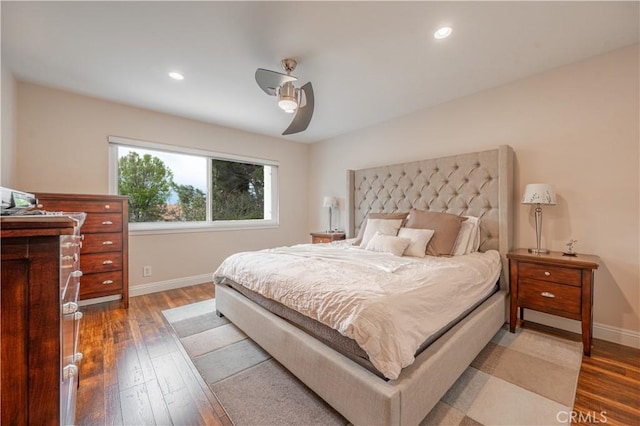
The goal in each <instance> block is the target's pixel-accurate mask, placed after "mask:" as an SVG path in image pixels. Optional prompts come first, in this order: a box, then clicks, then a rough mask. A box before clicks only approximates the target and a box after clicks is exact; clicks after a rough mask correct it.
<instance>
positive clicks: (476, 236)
mask: <svg viewBox="0 0 640 426" xmlns="http://www.w3.org/2000/svg"><path fill="white" fill-rule="evenodd" d="M466 218H467V220H468V221H469V222H475V226H474V227H473V231H471V236H470V237H469V244H467V250H466V251H465V253H475V252H477V251H478V249H479V248H480V218H479V217H474V216H466ZM462 223H465V222H462Z"/></svg>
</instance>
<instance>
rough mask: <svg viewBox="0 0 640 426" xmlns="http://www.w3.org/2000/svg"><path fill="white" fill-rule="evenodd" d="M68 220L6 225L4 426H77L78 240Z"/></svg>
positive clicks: (21, 220) (11, 220) (0, 228)
mask: <svg viewBox="0 0 640 426" xmlns="http://www.w3.org/2000/svg"><path fill="white" fill-rule="evenodd" d="M77 223H78V222H76V221H75V220H73V219H70V218H68V217H50V216H32V217H2V218H0V239H1V243H2V244H1V252H2V268H1V270H2V272H1V275H2V277H1V279H2V281H0V283H1V288H2V294H1V295H0V300H1V307H2V310H1V311H0V312H1V313H0V316H1V322H0V324H1V326H0V329H1V339H2V351H1V352H2V368H1V370H2V373H1V374H2V389H1V392H2V395H1V397H0V400H1V410H0V412H1V417H2V424H3V425H5V424H6V425H27V424H33V425H57V424H74V423H75V418H74V417H75V398H76V392H77V378H78V376H77V374H78V364H79V362H80V360H81V359H82V354H80V353H79V352H77V351H78V331H79V328H78V326H79V321H80V319H81V318H82V314H81V313H80V312H78V311H77V309H78V305H77V297H78V286H79V285H80V277H81V276H82V272H81V271H80V270H79V269H78V268H79V257H78V254H79V247H80V235H79V231H78V230H77V228H76V225H77Z"/></svg>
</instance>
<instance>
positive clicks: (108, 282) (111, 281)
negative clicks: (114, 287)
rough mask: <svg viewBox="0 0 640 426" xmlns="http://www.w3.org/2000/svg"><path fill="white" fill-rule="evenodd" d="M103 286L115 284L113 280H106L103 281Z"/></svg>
mask: <svg viewBox="0 0 640 426" xmlns="http://www.w3.org/2000/svg"><path fill="white" fill-rule="evenodd" d="M102 284H103V285H109V284H113V280H104V281H102Z"/></svg>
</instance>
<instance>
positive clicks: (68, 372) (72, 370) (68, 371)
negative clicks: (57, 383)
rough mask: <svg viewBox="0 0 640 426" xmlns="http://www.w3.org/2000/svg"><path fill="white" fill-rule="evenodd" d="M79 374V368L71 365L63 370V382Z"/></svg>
mask: <svg viewBox="0 0 640 426" xmlns="http://www.w3.org/2000/svg"><path fill="white" fill-rule="evenodd" d="M77 374H78V367H76V366H75V365H73V364H69V365H67V366H66V367H64V368H63V369H62V380H69V378H71V377H74V376H76V375H77Z"/></svg>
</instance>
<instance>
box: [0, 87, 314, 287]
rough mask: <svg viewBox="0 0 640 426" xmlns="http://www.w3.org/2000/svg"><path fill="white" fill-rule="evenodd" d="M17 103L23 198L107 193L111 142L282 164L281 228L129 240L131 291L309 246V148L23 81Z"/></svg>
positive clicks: (147, 236) (19, 166)
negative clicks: (252, 254)
mask: <svg viewBox="0 0 640 426" xmlns="http://www.w3.org/2000/svg"><path fill="white" fill-rule="evenodd" d="M17 99H18V106H17V118H18V132H17V135H18V136H17V137H18V173H17V182H16V187H17V188H19V189H22V190H26V191H34V192H37V191H41V192H69V193H89V194H107V193H108V187H109V185H108V155H107V153H108V144H107V137H108V136H109V135H116V136H122V137H128V138H133V139H141V140H146V141H153V142H161V143H165V144H173V145H180V146H188V147H193V148H198V149H205V150H210V151H215V152H222V153H232V154H238V155H245V156H251V157H258V158H264V159H270V160H276V161H278V162H279V163H280V167H279V193H280V204H279V207H280V212H279V213H280V226H279V228H278V229H263V230H252V231H211V232H200V233H181V234H168V235H134V236H131V237H130V239H129V244H130V259H129V261H130V269H129V271H130V286H131V287H132V291H135V288H134V287H135V286H136V285H140V284H149V283H157V282H164V281H167V280H174V279H180V278H184V277H191V276H197V275H201V274H209V273H212V272H213V271H214V270H215V268H216V267H217V266H218V265H219V264H220V262H222V260H224V258H225V257H227V256H228V255H229V254H231V253H235V252H238V251H244V250H252V249H259V248H265V247H273V246H280V245H289V244H294V243H300V242H306V241H308V239H309V235H308V232H307V231H308V229H307V225H308V215H307V203H306V190H307V174H308V173H307V168H308V166H307V165H308V155H309V146H308V145H303V144H297V143H291V142H288V141H284V140H282V139H277V138H271V137H266V136H260V135H256V134H253V133H248V132H243V131H239V130H233V129H229V128H225V127H220V126H215V125H212V124H206V123H202V122H198V121H193V120H187V119H183V118H179V117H175V116H171V115H166V114H161V113H157V112H152V111H148V110H143V109H138V108H133V107H129V106H125V105H121V104H117V103H113V102H108V101H104V100H100V99H95V98H90V97H86V96H80V95H76V94H72V93H69V92H64V91H59V90H54V89H51V88H45V87H42V86H38V85H34V84H29V83H23V82H19V83H18V90H17ZM3 146H4V144H3ZM145 265H151V266H152V268H153V275H152V276H151V277H150V278H143V277H142V268H143V266H145Z"/></svg>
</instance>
